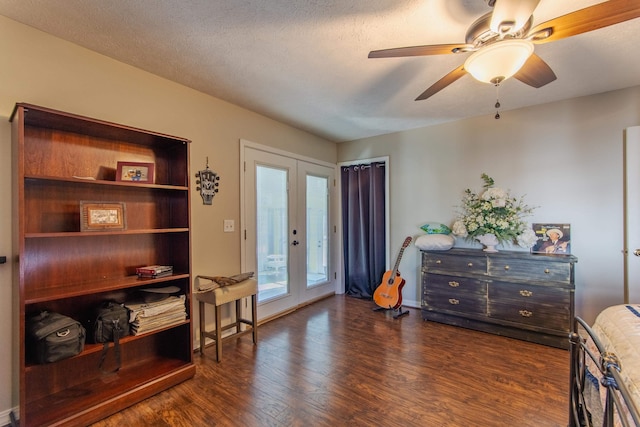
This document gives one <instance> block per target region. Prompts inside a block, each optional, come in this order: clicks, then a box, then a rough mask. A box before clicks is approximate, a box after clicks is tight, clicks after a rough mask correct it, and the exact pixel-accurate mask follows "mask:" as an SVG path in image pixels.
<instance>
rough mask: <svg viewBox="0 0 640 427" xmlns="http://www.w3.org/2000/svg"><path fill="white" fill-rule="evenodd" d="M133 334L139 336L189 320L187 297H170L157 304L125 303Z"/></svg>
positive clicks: (156, 302)
mask: <svg viewBox="0 0 640 427" xmlns="http://www.w3.org/2000/svg"><path fill="white" fill-rule="evenodd" d="M125 306H126V307H127V308H128V309H129V321H130V326H131V333H132V334H133V335H139V334H143V333H146V332H151V331H155V330H156V329H162V328H166V327H168V326H173V325H177V324H179V323H182V322H184V321H185V319H186V318H187V309H186V306H185V296H184V295H179V296H168V297H166V298H164V299H161V300H159V301H155V302H139V303H136V302H132V303H125Z"/></svg>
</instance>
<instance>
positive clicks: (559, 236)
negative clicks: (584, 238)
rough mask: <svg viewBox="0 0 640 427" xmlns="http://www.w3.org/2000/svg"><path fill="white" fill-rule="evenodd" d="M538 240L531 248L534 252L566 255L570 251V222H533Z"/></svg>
mask: <svg viewBox="0 0 640 427" xmlns="http://www.w3.org/2000/svg"><path fill="white" fill-rule="evenodd" d="M533 231H534V233H536V236H537V237H538V241H537V242H536V244H535V245H534V246H533V248H531V253H534V254H556V255H558V254H559V255H568V254H570V253H571V225H570V224H550V223H545V224H533Z"/></svg>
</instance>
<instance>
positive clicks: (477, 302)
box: [422, 291, 487, 315]
mask: <svg viewBox="0 0 640 427" xmlns="http://www.w3.org/2000/svg"><path fill="white" fill-rule="evenodd" d="M422 306H423V307H422V308H423V309H426V310H435V311H449V312H455V313H462V314H464V315H469V314H479V315H486V314H487V299H486V297H477V296H473V295H466V294H459V295H455V294H450V295H445V294H442V293H437V292H433V293H431V292H428V291H427V292H426V293H425V294H424V295H423V296H422Z"/></svg>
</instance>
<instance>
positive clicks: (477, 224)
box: [451, 173, 537, 248]
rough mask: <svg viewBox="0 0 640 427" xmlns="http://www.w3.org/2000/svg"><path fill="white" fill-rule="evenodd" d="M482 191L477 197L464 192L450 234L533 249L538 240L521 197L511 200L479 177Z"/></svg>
mask: <svg viewBox="0 0 640 427" xmlns="http://www.w3.org/2000/svg"><path fill="white" fill-rule="evenodd" d="M482 179H483V180H484V186H483V188H484V191H483V192H482V193H480V194H477V193H474V192H472V191H471V190H469V189H467V190H465V192H464V197H463V198H462V206H461V211H460V212H459V215H458V218H457V220H456V221H455V222H454V223H453V226H452V227H451V231H452V233H453V234H454V235H455V236H458V237H465V238H467V239H470V240H473V239H476V238H477V237H478V236H482V235H484V234H493V235H494V236H496V238H497V239H498V242H499V243H505V242H509V243H517V244H518V245H519V246H521V247H524V248H530V247H532V246H533V245H534V244H535V243H536V241H537V237H536V235H535V233H534V231H533V229H532V228H531V226H530V224H528V223H527V222H526V221H524V219H523V218H524V217H526V216H528V215H530V214H531V213H532V212H533V208H532V207H529V206H527V205H526V204H525V203H524V201H523V199H522V197H521V198H515V197H511V195H510V194H509V192H508V191H505V190H503V189H502V188H498V187H494V186H493V185H494V181H493V178H491V177H490V176H488V175H487V174H485V173H483V174H482Z"/></svg>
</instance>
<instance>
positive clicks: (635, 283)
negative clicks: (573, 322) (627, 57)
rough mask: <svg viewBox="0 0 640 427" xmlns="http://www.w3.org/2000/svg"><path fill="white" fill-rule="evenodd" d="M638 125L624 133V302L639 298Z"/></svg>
mask: <svg viewBox="0 0 640 427" xmlns="http://www.w3.org/2000/svg"><path fill="white" fill-rule="evenodd" d="M638 164H640V126H634V127H630V128H627V129H625V132H624V213H625V215H624V230H625V235H624V254H625V257H624V264H625V269H624V270H625V274H624V303H625V304H629V303H635V302H638V301H640V256H638V255H635V251H636V249H640V167H638Z"/></svg>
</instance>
